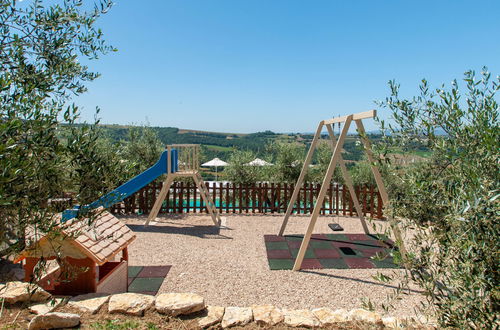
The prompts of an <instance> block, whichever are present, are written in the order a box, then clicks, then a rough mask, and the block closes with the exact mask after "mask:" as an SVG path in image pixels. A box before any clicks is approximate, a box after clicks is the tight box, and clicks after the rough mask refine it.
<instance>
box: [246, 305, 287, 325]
mask: <svg viewBox="0 0 500 330" xmlns="http://www.w3.org/2000/svg"><path fill="white" fill-rule="evenodd" d="M252 311H253V319H254V321H255V322H256V323H257V324H259V325H276V324H278V323H281V322H283V320H284V319H285V317H284V316H283V313H282V312H281V310H279V309H278V308H276V307H274V306H272V305H255V306H252Z"/></svg>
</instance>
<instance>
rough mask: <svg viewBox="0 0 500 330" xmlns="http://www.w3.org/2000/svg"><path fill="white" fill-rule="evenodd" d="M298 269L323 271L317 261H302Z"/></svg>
mask: <svg viewBox="0 0 500 330" xmlns="http://www.w3.org/2000/svg"><path fill="white" fill-rule="evenodd" d="M300 269H323V265H322V264H321V263H320V262H319V260H318V259H304V260H303V261H302V266H301V267H300Z"/></svg>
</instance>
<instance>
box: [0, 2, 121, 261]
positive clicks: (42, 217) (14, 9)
mask: <svg viewBox="0 0 500 330" xmlns="http://www.w3.org/2000/svg"><path fill="white" fill-rule="evenodd" d="M82 5H83V4H82V2H81V1H77V0H73V1H71V0H68V1H64V2H63V3H62V4H57V3H56V4H52V5H44V3H43V2H42V1H30V2H22V3H21V2H19V1H14V0H11V1H8V0H0V30H1V31H2V38H1V39H0V65H1V70H0V168H1V169H2V175H1V177H0V180H1V184H0V217H1V218H2V221H1V222H0V256H2V255H5V254H9V253H16V252H19V251H20V250H21V249H23V248H24V234H25V230H26V228H27V227H28V226H37V227H38V228H40V229H43V230H45V231H47V230H50V228H51V226H52V225H53V223H54V221H52V220H53V219H52V215H53V212H52V211H57V210H51V209H50V207H51V206H50V205H49V204H47V200H48V199H50V198H52V197H56V196H60V195H61V194H62V192H63V191H64V190H65V187H67V185H68V181H67V179H69V178H71V175H65V172H66V171H67V170H68V169H67V167H66V166H65V165H66V164H67V162H66V161H65V160H67V159H68V158H71V156H70V155H69V154H70V153H71V150H70V149H68V148H67V146H66V145H65V144H64V143H63V141H62V140H61V139H60V138H59V132H58V129H59V126H58V124H59V122H60V120H61V119H64V121H66V122H69V123H74V121H75V120H76V118H77V117H78V109H77V108H76V107H75V106H74V105H71V104H69V101H70V98H71V97H72V96H75V95H79V94H81V93H82V92H84V91H85V90H86V89H85V84H86V83H87V82H89V81H92V80H94V79H95V78H97V77H98V75H97V74H96V73H93V72H91V71H90V70H89V69H88V67H87V66H85V65H83V64H82V61H81V60H82V59H94V58H97V57H98V56H99V55H100V54H104V53H107V52H108V51H110V50H112V48H111V47H110V46H107V45H106V44H105V43H104V40H103V38H102V37H103V35H102V33H101V31H100V30H98V29H96V28H95V21H96V19H97V18H98V17H99V16H100V15H101V14H102V13H104V12H106V11H107V10H108V9H109V8H110V7H111V3H110V2H108V1H103V2H101V3H99V4H98V5H97V6H96V7H95V9H94V10H91V11H88V12H86V11H84V10H83V9H82ZM75 148H77V146H75Z"/></svg>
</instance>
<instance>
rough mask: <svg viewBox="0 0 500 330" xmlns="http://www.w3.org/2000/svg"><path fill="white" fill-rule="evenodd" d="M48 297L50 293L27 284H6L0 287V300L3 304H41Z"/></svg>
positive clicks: (17, 282) (16, 282)
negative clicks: (32, 302) (3, 300)
mask: <svg viewBox="0 0 500 330" xmlns="http://www.w3.org/2000/svg"><path fill="white" fill-rule="evenodd" d="M50 297H51V296H50V293H48V292H47V291H45V290H44V289H42V288H41V287H39V286H38V285H35V284H30V283H28V282H19V281H15V282H7V283H6V284H5V285H3V286H2V287H0V299H2V298H3V299H5V302H6V303H9V304H15V303H17V302H26V301H34V302H41V301H46V300H47V299H49V298H50Z"/></svg>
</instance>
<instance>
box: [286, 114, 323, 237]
mask: <svg viewBox="0 0 500 330" xmlns="http://www.w3.org/2000/svg"><path fill="white" fill-rule="evenodd" d="M322 129H323V121H321V122H320V123H319V125H318V128H317V129H316V133H315V134H314V138H313V140H312V142H311V146H310V147H309V151H308V152H307V156H306V160H305V161H304V164H303V165H302V170H301V171H300V175H299V178H298V179H297V183H296V184H295V189H294V190H293V193H292V197H291V198H290V203H288V208H287V209H286V213H285V217H284V218H283V223H282V224H281V228H280V231H279V233H278V235H279V236H283V233H284V232H285V229H286V225H287V223H288V219H289V218H290V215H291V214H292V211H293V207H294V205H295V201H296V200H297V196H298V194H299V191H300V187H301V186H302V183H303V182H304V178H305V176H306V174H307V171H308V170H309V164H311V161H312V157H313V154H314V150H315V149H316V146H317V144H318V140H319V138H320V136H321V131H322Z"/></svg>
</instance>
